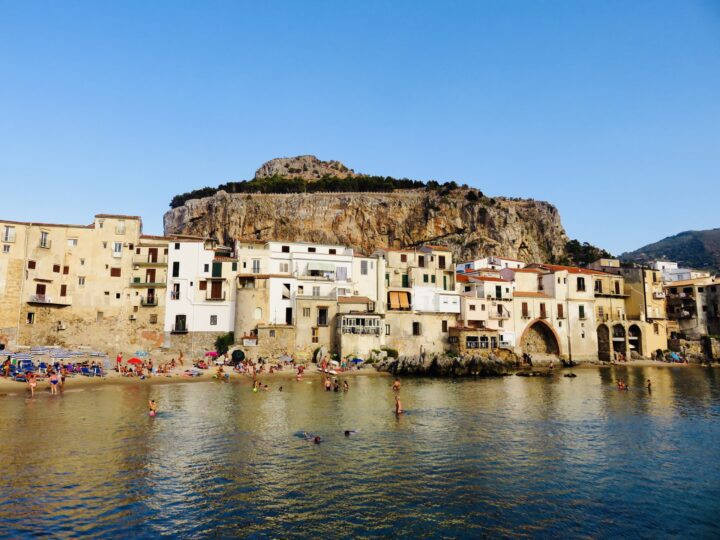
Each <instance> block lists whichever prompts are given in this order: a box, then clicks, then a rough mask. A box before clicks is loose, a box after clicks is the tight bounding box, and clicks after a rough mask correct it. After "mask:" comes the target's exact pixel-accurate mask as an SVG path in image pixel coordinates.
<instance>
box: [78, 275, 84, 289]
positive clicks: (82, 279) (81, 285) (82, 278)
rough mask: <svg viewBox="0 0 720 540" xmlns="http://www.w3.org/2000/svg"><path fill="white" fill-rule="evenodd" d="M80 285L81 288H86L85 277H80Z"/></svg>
mask: <svg viewBox="0 0 720 540" xmlns="http://www.w3.org/2000/svg"><path fill="white" fill-rule="evenodd" d="M78 285H79V286H80V287H84V286H85V276H78Z"/></svg>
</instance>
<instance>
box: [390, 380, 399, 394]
mask: <svg viewBox="0 0 720 540" xmlns="http://www.w3.org/2000/svg"><path fill="white" fill-rule="evenodd" d="M392 389H393V390H395V391H396V392H397V391H398V390H400V379H397V378H396V379H395V382H394V383H392Z"/></svg>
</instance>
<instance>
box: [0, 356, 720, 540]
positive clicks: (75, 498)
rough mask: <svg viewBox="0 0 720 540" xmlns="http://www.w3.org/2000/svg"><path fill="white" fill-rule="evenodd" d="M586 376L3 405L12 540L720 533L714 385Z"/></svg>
mask: <svg viewBox="0 0 720 540" xmlns="http://www.w3.org/2000/svg"><path fill="white" fill-rule="evenodd" d="M576 373H577V375H578V376H577V378H575V379H568V378H563V377H562V376H556V377H555V378H551V379H528V378H521V377H506V378H501V379H484V380H477V381H473V380H463V381H457V382H454V381H448V380H428V379H407V380H405V381H403V388H402V392H401V395H402V399H403V404H404V406H405V408H406V409H408V413H407V414H405V415H403V416H401V417H400V418H396V417H395V415H394V414H392V412H391V411H392V407H393V393H392V391H391V390H390V388H389V384H390V382H391V381H390V379H388V378H383V377H363V376H360V377H355V378H351V379H349V382H350V392H349V393H347V394H343V393H339V394H336V393H327V392H325V391H324V390H323V389H322V388H321V386H320V384H319V383H318V382H317V381H314V382H313V383H312V384H310V383H308V382H302V383H296V382H294V381H291V380H283V381H279V380H274V381H272V382H271V384H272V386H273V390H272V391H271V392H264V393H258V394H254V393H252V392H251V391H250V387H249V384H248V383H246V382H243V383H230V384H223V383H215V382H213V383H191V384H168V385H153V386H150V385H145V386H143V385H137V386H125V385H123V386H106V387H102V388H86V389H83V390H72V388H71V389H70V390H69V391H66V393H65V395H63V396H59V397H55V398H51V397H50V396H49V395H44V394H43V395H40V396H38V397H36V398H35V399H33V400H26V399H25V398H23V397H21V396H6V397H0V406H2V415H1V416H0V457H2V475H1V476H0V478H1V479H0V537H8V538H17V537H27V536H38V535H46V534H48V535H52V536H57V537H79V536H83V537H102V538H108V537H122V538H129V537H157V536H162V535H168V536H170V535H173V536H181V537H192V538H203V537H224V536H254V537H266V536H269V537H282V538H286V537H298V536H303V537H307V536H312V537H319V536H323V537H326V538H328V537H351V536H390V535H395V536H409V537H414V538H421V537H458V536H461V537H491V538H497V537H505V536H527V537H530V536H540V537H552V538H555V537H644V538H657V537H682V538H688V537H692V538H718V537H720V525H719V523H720V521H719V519H720V518H719V517H718V516H719V514H720V370H716V369H702V368H690V369H687V368H685V369H683V368H627V369H622V368H618V369H617V370H615V369H613V368H604V369H599V370H595V369H582V370H577V371H576ZM616 377H622V378H625V379H626V380H629V382H630V384H631V385H632V388H631V390H630V391H627V392H621V391H618V390H617V388H616V387H615V384H614V383H615V380H616ZM647 378H650V379H652V381H653V391H652V394H648V392H647V391H646V390H645V389H644V388H643V382H644V380H645V379H647ZM280 384H282V385H283V387H284V390H283V392H278V391H277V387H278V386H279V385H280ZM70 386H71V387H72V382H71V383H70ZM148 398H154V399H156V400H157V401H158V402H159V404H160V408H161V413H160V415H159V416H158V417H157V418H154V419H153V418H149V417H148V416H147V411H146V407H147V399H148ZM345 429H355V430H358V433H357V434H355V435H353V436H351V437H350V438H346V437H345V436H344V435H343V430H345ZM303 431H307V432H311V433H313V434H315V433H317V434H319V435H321V436H322V438H323V440H324V442H323V443H322V444H320V445H315V444H312V443H309V442H306V441H305V440H304V439H303V438H302V437H301V433H302V432H303Z"/></svg>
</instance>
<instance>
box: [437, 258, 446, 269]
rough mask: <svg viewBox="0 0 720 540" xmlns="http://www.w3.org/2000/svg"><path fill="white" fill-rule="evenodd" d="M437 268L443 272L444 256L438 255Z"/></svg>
mask: <svg viewBox="0 0 720 540" xmlns="http://www.w3.org/2000/svg"><path fill="white" fill-rule="evenodd" d="M438 267H439V268H440V270H445V255H440V256H439V257H438Z"/></svg>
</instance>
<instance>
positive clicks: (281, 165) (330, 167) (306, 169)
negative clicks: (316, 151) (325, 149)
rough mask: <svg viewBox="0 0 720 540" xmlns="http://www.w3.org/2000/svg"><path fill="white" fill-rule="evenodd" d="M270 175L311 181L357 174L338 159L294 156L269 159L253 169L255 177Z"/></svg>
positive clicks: (348, 176) (267, 176)
mask: <svg viewBox="0 0 720 540" xmlns="http://www.w3.org/2000/svg"><path fill="white" fill-rule="evenodd" d="M271 176H282V177H283V178H302V179H303V180H309V181H312V180H318V179H320V178H322V177H323V176H333V177H335V178H350V177H354V176H357V175H356V174H355V172H354V171H353V170H352V169H348V168H347V167H346V166H345V165H343V164H342V163H340V162H339V161H322V160H320V159H318V158H316V157H315V156H296V157H292V158H275V159H271V160H270V161H266V162H265V163H263V164H262V165H261V166H260V168H259V169H258V170H257V171H255V178H269V177H271Z"/></svg>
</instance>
